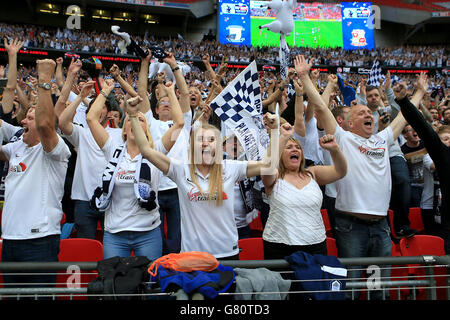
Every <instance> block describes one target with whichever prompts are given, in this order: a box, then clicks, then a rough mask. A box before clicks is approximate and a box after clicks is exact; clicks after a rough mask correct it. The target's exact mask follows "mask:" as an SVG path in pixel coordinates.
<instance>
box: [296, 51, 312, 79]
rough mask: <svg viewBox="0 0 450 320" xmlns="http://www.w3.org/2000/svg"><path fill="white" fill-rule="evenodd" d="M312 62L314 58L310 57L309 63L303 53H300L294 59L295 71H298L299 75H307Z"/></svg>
mask: <svg viewBox="0 0 450 320" xmlns="http://www.w3.org/2000/svg"><path fill="white" fill-rule="evenodd" d="M312 63H313V62H312V59H310V60H309V63H307V62H306V59H305V57H304V56H303V55H298V56H296V57H295V59H294V66H295V71H297V74H298V75H299V76H304V75H307V74H308V72H309V70H310V69H311V67H312Z"/></svg>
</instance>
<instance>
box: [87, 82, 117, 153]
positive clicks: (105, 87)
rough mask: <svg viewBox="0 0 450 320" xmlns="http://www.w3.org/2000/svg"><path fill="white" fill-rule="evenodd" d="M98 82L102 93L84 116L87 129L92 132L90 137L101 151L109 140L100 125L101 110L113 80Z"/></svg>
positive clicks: (111, 87)
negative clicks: (100, 83) (100, 84)
mask: <svg viewBox="0 0 450 320" xmlns="http://www.w3.org/2000/svg"><path fill="white" fill-rule="evenodd" d="M100 81H101V82H102V91H101V92H100V94H99V95H98V96H97V98H96V99H95V101H94V102H93V103H92V105H91V108H90V109H89V112H88V113H87V115H86V121H87V124H88V126H89V129H90V130H91V132H92V136H93V137H94V140H95V142H97V145H98V146H99V148H100V149H103V147H104V145H105V144H106V142H107V141H108V139H109V134H108V132H107V131H106V129H105V127H103V125H102V124H101V123H100V116H101V114H102V109H103V107H104V106H105V102H106V97H107V96H108V95H109V94H110V93H111V91H112V90H113V89H114V80H113V79H106V80H103V79H101V80H100Z"/></svg>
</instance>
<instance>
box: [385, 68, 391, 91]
mask: <svg viewBox="0 0 450 320" xmlns="http://www.w3.org/2000/svg"><path fill="white" fill-rule="evenodd" d="M390 87H391V73H390V72H389V71H388V73H387V74H386V79H385V80H384V90H387V89H389V88H390Z"/></svg>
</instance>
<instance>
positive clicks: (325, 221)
mask: <svg viewBox="0 0 450 320" xmlns="http://www.w3.org/2000/svg"><path fill="white" fill-rule="evenodd" d="M320 213H321V214H322V220H323V224H324V225H325V232H326V234H327V237H333V232H332V231H333V230H332V229H331V224H330V218H329V217H328V211H327V209H321V210H320Z"/></svg>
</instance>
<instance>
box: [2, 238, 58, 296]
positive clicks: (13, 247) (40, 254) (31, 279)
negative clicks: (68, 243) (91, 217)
mask: <svg viewBox="0 0 450 320" xmlns="http://www.w3.org/2000/svg"><path fill="white" fill-rule="evenodd" d="M59 244H60V235H59V234H58V235H50V236H46V237H42V238H36V239H27V240H7V239H3V246H2V262H56V261H58V254H59ZM24 272H26V273H30V274H33V275H16V274H14V275H8V274H7V273H3V280H4V282H5V283H30V284H35V283H45V284H48V285H32V287H54V286H55V283H56V274H55V272H53V271H42V270H40V271H35V270H26V271H24ZM39 272H41V273H54V274H49V275H46V274H44V275H38V274H37V273H39ZM15 273H17V272H15ZM9 287H11V286H8V288H9ZM14 287H16V288H17V287H27V286H26V285H14Z"/></svg>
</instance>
